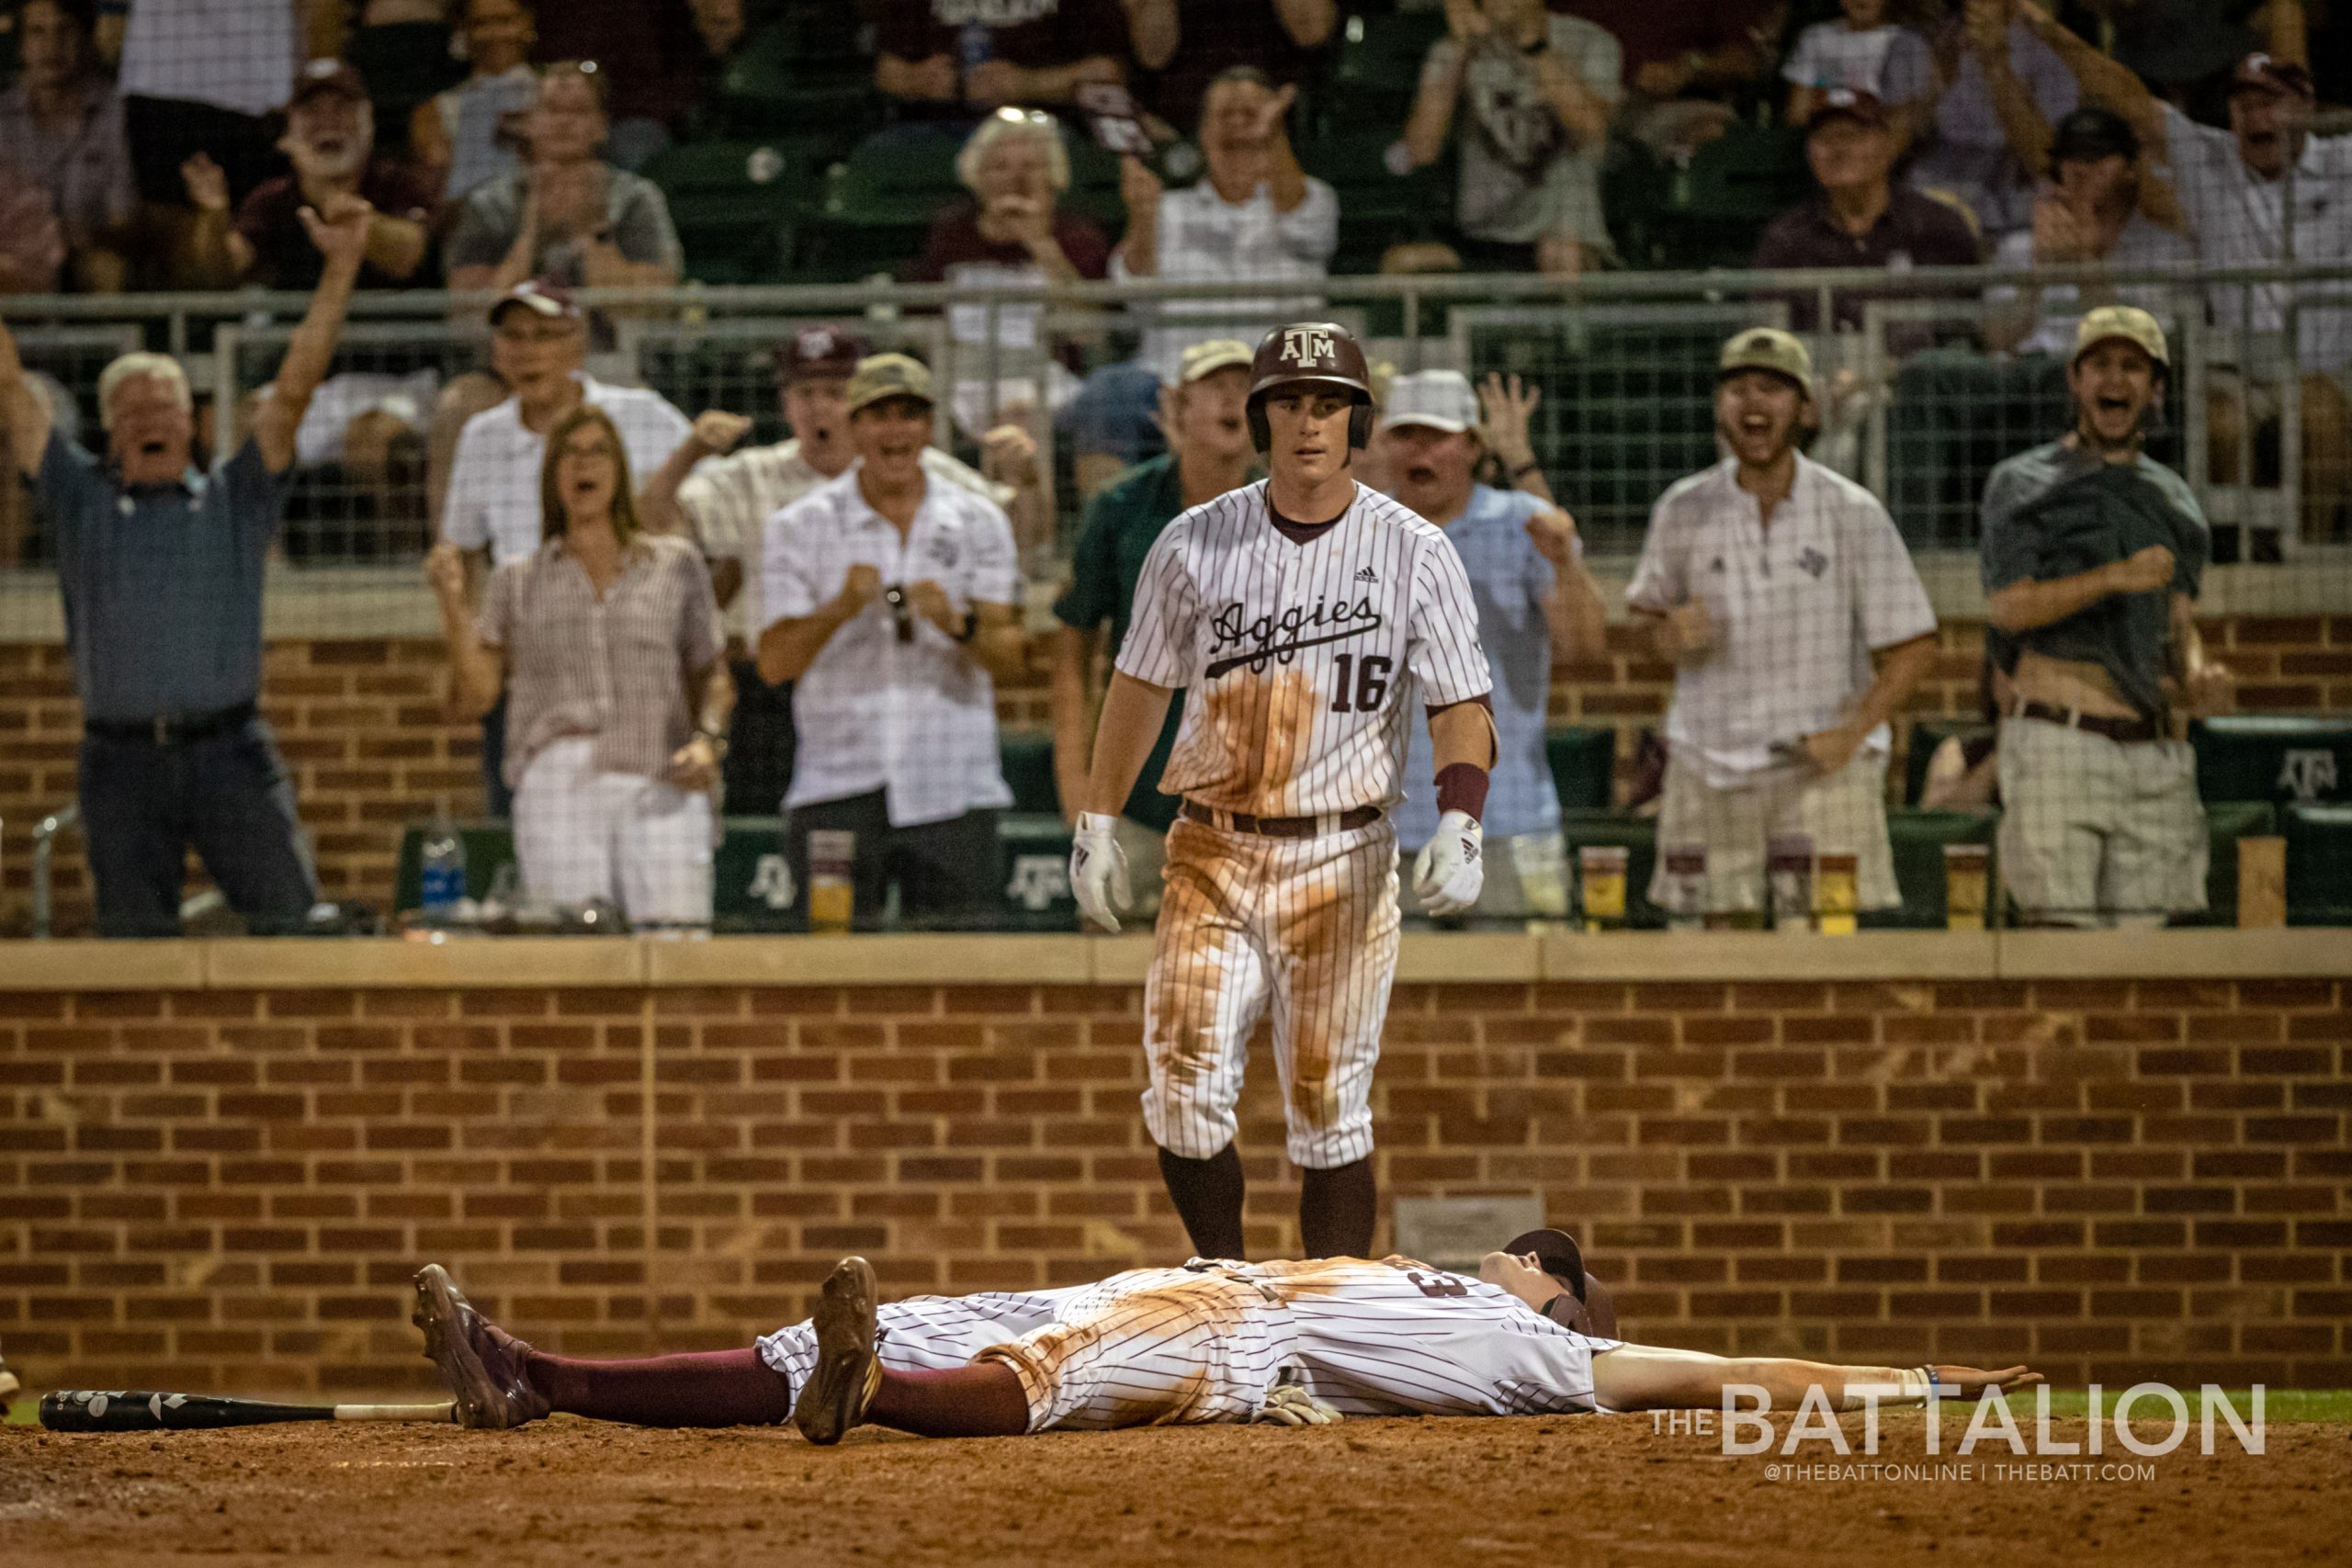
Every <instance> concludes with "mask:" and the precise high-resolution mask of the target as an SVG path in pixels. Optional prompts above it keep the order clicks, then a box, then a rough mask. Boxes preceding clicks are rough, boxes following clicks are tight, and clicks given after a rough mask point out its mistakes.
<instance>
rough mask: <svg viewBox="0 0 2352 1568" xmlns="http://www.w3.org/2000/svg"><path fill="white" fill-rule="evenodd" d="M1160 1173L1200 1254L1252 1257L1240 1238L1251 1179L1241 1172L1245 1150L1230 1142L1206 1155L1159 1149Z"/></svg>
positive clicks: (1213, 1256)
mask: <svg viewBox="0 0 2352 1568" xmlns="http://www.w3.org/2000/svg"><path fill="white" fill-rule="evenodd" d="M1159 1178H1160V1179H1161V1180H1163V1181H1165V1182H1167V1183H1168V1196H1169V1197H1170V1199H1171V1200H1173V1201H1174V1202H1175V1204H1176V1213H1177V1214H1178V1215H1179V1216H1180V1217H1181V1218H1182V1220H1183V1222H1184V1234H1185V1235H1188V1236H1190V1237H1192V1238H1193V1256H1194V1257H1195V1258H1247V1257H1249V1256H1250V1254H1249V1252H1248V1250H1247V1244H1246V1243H1245V1242H1244V1241H1243V1240H1242V1239H1241V1203H1242V1200H1243V1198H1244V1197H1245V1196H1246V1195H1247V1190H1248V1186H1249V1183H1248V1180H1247V1179H1246V1178H1244V1177H1243V1175H1242V1174H1241V1151H1240V1150H1239V1149H1237V1148H1235V1147H1234V1146H1233V1145H1231V1144H1227V1145H1225V1147H1223V1148H1221V1149H1219V1150H1217V1152H1216V1153H1215V1154H1213V1155H1211V1156H1209V1157H1208V1158H1206V1159H1186V1158H1185V1157H1184V1156H1182V1155H1171V1154H1170V1153H1169V1152H1168V1151H1167V1150H1166V1149H1162V1150H1160V1151H1159Z"/></svg>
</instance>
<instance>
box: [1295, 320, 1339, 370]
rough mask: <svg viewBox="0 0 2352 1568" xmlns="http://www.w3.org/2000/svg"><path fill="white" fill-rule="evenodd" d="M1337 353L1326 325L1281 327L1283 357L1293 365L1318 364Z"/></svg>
mask: <svg viewBox="0 0 2352 1568" xmlns="http://www.w3.org/2000/svg"><path fill="white" fill-rule="evenodd" d="M1339 354H1340V350H1339V345H1338V344H1335V343H1333V342H1332V341H1331V333H1330V329H1329V328H1328V327H1287V328H1284V329H1283V358H1284V359H1286V360H1288V361H1289V362H1290V363H1291V364H1293V365H1320V364H1324V363H1327V362H1329V361H1330V360H1333V359H1336V358H1338V357H1339Z"/></svg>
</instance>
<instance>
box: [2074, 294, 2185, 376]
mask: <svg viewBox="0 0 2352 1568" xmlns="http://www.w3.org/2000/svg"><path fill="white" fill-rule="evenodd" d="M2109 338H2121V339H2122V340H2123V341H2124V342H2125V343H2135V344H2139V345H2140V346H2141V348H2143V349H2144V350H2145V351H2146V352H2147V355H2148V357H2149V358H2151V359H2153V360H2154V361H2155V362H2156V363H2157V364H2159V365H2161V366H2163V367H2165V369H2167V370H2169V369H2171V368H2172V349H2171V346H2170V345H2169V344H2166V343H2165V329H2164V328H2163V327H2162V326H2160V325H2158V324H2157V321H2156V319H2155V318H2154V316H2151V315H2150V314H2148V312H2147V311H2145V310H2142V309H2140V307H2139V306H2137V305H2101V306H2100V307H2099V308H2098V310H2093V311H2092V312H2090V313H2089V314H2088V315H2086V316H2085V317H2084V318H2083V321H2082V324H2081V325H2080V326H2078V327H2076V328H2075V352H2074V355H2073V356H2072V357H2071V358H2069V359H2068V360H2067V361H2066V363H2067V364H2069V365H2073V364H2075V363H2076V362H2077V361H2079V360H2080V359H2081V358H2082V357H2083V355H2086V354H2088V353H2089V352H2090V351H2091V350H2092V349H2094V348H2096V347H2098V345H2099V344H2103V343H2105V342H2106V341H2107V340H2108V339H2109Z"/></svg>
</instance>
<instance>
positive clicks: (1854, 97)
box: [1804, 87, 1889, 136]
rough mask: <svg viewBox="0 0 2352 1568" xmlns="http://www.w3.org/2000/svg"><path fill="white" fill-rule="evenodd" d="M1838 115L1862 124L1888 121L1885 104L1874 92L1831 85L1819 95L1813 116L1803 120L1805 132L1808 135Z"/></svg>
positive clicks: (1881, 123)
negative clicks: (1818, 101)
mask: <svg viewBox="0 0 2352 1568" xmlns="http://www.w3.org/2000/svg"><path fill="white" fill-rule="evenodd" d="M1840 117H1843V118H1847V119H1850V120H1857V121H1859V122H1860V123H1861V124H1863V125H1880V126H1883V125H1885V124H1887V123H1889V121H1888V119H1887V115H1886V105H1885V104H1883V103H1882V102H1880V101H1879V96H1878V95H1877V94H1876V93H1865V92H1862V91H1861V90H1860V89H1859V88H1855V87H1832V88H1830V89H1829V90H1828V91H1827V92H1826V93H1824V94H1822V95H1821V102H1820V104H1819V106H1818V107H1815V109H1814V111H1813V118H1811V119H1809V120H1806V121H1805V122H1804V130H1805V134H1806V135H1808V136H1810V135H1812V134H1813V133H1814V132H1815V131H1816V130H1820V129H1821V128H1822V127H1823V126H1825V125H1827V124H1828V123H1829V122H1830V121H1831V120H1833V119H1837V118H1840Z"/></svg>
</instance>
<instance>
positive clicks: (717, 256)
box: [645, 140, 822, 283]
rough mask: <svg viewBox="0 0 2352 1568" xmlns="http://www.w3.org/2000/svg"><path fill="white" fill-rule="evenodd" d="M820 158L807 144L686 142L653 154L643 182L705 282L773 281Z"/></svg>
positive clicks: (694, 273) (691, 271) (689, 267)
mask: <svg viewBox="0 0 2352 1568" xmlns="http://www.w3.org/2000/svg"><path fill="white" fill-rule="evenodd" d="M821 158H822V151H821V147H820V144H819V143H817V142H814V141H805V140H804V141H788V140H777V141H709V142H687V143H684V144H682V145H679V146H675V147H672V148H670V149H668V150H666V151H665V152H661V153H659V154H657V155H656V156H655V157H653V158H652V159H650V161H649V162H648V163H647V164H646V165H645V177H646V178H647V179H650V180H651V181H652V182H653V183H654V184H655V185H657V186H661V187H662V197H663V198H664V199H665V200H666V201H667V202H668V203H669V207H670V220H671V221H672V222H673V223H674V224H675V225H676V226H677V230H678V239H679V242H680V243H681V244H682V245H684V248H685V253H686V271H687V275H688V276H691V277H694V278H696V279H699V280H700V281H702V282H705V283H757V282H766V281H773V280H775V278H776V277H777V276H780V275H781V273H782V271H783V265H784V258H785V255H786V247H787V245H788V244H789V242H790V231H791V224H792V220H793V216H794V213H795V211H796V210H797V208H798V207H799V206H800V205H801V203H802V201H803V199H804V196H805V193H806V192H808V191H809V190H812V189H814V188H815V187H816V185H817V183H818V180H819V178H820V174H819V171H820V167H821Z"/></svg>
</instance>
